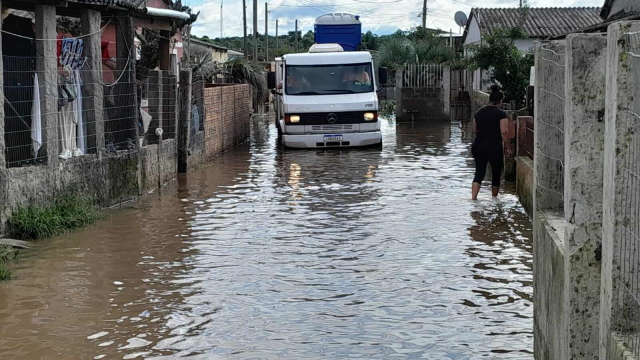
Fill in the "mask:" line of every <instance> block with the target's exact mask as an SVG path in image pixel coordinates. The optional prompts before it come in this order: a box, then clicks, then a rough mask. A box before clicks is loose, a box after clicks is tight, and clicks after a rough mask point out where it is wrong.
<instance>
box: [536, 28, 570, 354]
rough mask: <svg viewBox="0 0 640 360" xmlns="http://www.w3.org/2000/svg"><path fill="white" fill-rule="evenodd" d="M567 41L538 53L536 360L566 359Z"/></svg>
mask: <svg viewBox="0 0 640 360" xmlns="http://www.w3.org/2000/svg"><path fill="white" fill-rule="evenodd" d="M564 54H565V44H564V41H552V42H545V43H537V44H536V49H535V57H536V59H535V66H536V73H535V90H536V94H535V101H536V106H535V114H534V124H535V144H534V152H535V157H534V170H533V189H534V191H533V229H534V232H533V233H534V235H533V236H534V241H533V258H534V264H533V311H534V313H533V339H534V344H533V346H534V357H535V359H536V360H549V359H568V352H569V339H568V333H569V331H568V321H567V313H566V305H565V303H566V300H565V291H564V289H565V283H566V277H567V276H566V272H565V253H564V227H565V224H564V223H565V221H564V214H563V212H562V210H563V196H564V195H563V192H564V187H563V180H564V179H563V178H564V173H563V167H564V166H563V164H564V111H565V109H564V106H565V66H564V64H565V62H564V60H565V55H564Z"/></svg>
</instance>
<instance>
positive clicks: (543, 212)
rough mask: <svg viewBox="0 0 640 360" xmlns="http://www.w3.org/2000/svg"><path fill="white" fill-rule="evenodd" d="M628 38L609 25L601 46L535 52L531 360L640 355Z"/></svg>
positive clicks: (639, 218) (632, 38)
mask: <svg viewBox="0 0 640 360" xmlns="http://www.w3.org/2000/svg"><path fill="white" fill-rule="evenodd" d="M638 34H640V22H629V23H619V24H614V25H612V26H611V27H610V28H609V32H608V38H607V37H605V36H603V35H601V34H573V35H569V36H568V37H567V39H566V42H564V41H562V42H561V41H554V42H545V43H541V44H538V45H537V46H536V73H535V87H536V89H535V91H536V95H535V98H536V104H535V115H534V121H535V126H534V128H535V150H534V152H535V156H534V158H535V160H534V176H533V179H534V184H533V185H534V191H533V194H534V196H533V197H534V200H533V212H534V215H533V219H534V351H535V358H536V359H541V360H542V359H545V360H546V359H594V360H595V359H600V360H608V359H631V358H633V357H632V354H631V353H630V352H629V350H630V349H628V348H625V346H624V345H623V343H626V344H631V345H632V346H634V347H635V349H631V350H635V351H636V352H637V351H638V349H640V346H636V345H635V344H637V336H638V335H637V334H638V328H639V327H640V301H638V300H637V299H638V298H640V290H638V289H637V279H638V278H640V265H639V263H638V260H637V259H638V258H637V254H638V253H640V240H638V239H640V228H639V227H638V226H635V225H631V224H638V223H640V215H638V214H640V211H639V209H640V207H639V206H640V205H639V203H638V202H637V201H635V200H633V199H637V198H638V194H640V185H639V184H640V182H638V181H637V179H638V175H637V174H638V173H640V162H638V157H637V154H638V153H640V151H639V150H638V149H639V148H640V122H639V121H638V118H639V116H638V115H637V114H638V113H640V100H637V99H639V98H640V94H636V93H637V92H638V91H640V90H639V89H640V87H638V83H640V67H638V66H637V61H635V60H637V55H636V54H637V52H636V51H638V48H639V46H638V45H637V44H638V42H637V40H636V36H637V35H638ZM522 162H524V161H522ZM519 170H523V171H522V178H524V181H523V182H524V183H526V174H525V171H524V169H519ZM518 191H519V193H520V192H524V191H525V189H524V186H520V184H519V186H518ZM523 198H526V196H523ZM526 202H527V200H526V199H525V200H523V203H526ZM637 355H638V354H635V357H637Z"/></svg>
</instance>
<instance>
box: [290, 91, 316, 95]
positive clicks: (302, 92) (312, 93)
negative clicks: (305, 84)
mask: <svg viewBox="0 0 640 360" xmlns="http://www.w3.org/2000/svg"><path fill="white" fill-rule="evenodd" d="M291 95H320V93H319V92H315V91H301V92H297V93H295V94H291Z"/></svg>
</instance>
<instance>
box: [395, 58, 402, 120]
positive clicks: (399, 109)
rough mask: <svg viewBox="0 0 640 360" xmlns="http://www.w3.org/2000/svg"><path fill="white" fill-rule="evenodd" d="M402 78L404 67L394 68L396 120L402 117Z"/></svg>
mask: <svg viewBox="0 0 640 360" xmlns="http://www.w3.org/2000/svg"><path fill="white" fill-rule="evenodd" d="M403 76H404V67H403V66H398V67H397V68H396V119H398V118H400V117H401V116H402V78H403Z"/></svg>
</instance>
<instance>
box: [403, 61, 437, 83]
mask: <svg viewBox="0 0 640 360" xmlns="http://www.w3.org/2000/svg"><path fill="white" fill-rule="evenodd" d="M443 75H444V67H443V66H442V65H441V64H411V65H405V67H404V71H403V75H402V76H403V78H402V87H403V88H440V87H441V86H442V81H443Z"/></svg>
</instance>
